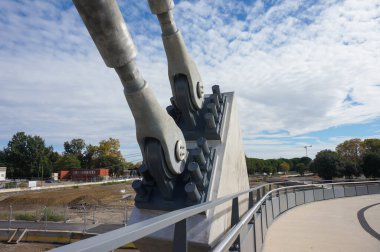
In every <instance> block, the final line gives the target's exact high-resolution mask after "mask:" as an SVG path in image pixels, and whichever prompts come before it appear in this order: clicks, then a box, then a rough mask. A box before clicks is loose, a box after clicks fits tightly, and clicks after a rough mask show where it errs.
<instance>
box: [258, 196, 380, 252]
mask: <svg viewBox="0 0 380 252" xmlns="http://www.w3.org/2000/svg"><path fill="white" fill-rule="evenodd" d="M263 251H264V252H272V251H273V252H280V251H283V252H287V251H289V252H290V251H292V252H295V251H300V252H301V251H302V252H304V251H324V252H328V251H334V252H335V251H345V252H350V251H363V252H364V251H365V252H372V251H373V252H378V251H380V195H366V196H360V197H350V198H339V199H335V200H326V201H318V202H313V203H309V204H306V205H304V206H302V207H296V208H294V209H291V210H289V211H286V212H285V213H284V214H282V215H281V216H279V218H277V219H276V220H275V221H274V222H273V224H272V225H271V227H270V228H269V229H268V232H267V235H266V237H265V243H264V248H263Z"/></svg>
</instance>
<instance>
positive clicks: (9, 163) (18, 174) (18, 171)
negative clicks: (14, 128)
mask: <svg viewBox="0 0 380 252" xmlns="http://www.w3.org/2000/svg"><path fill="white" fill-rule="evenodd" d="M63 147H64V151H63V153H58V152H57V151H55V150H54V149H53V147H52V146H46V144H45V140H44V139H43V138H42V137H40V136H32V135H27V134H25V132H17V133H16V134H14V135H13V137H12V138H11V140H10V141H9V142H8V144H7V146H6V147H5V148H4V149H3V150H0V166H6V167H7V177H8V178H48V177H50V176H51V173H53V172H58V171H60V170H71V169H72V168H108V169H109V172H110V175H116V176H117V175H121V174H123V171H124V170H125V169H127V168H129V167H133V166H134V164H133V163H130V162H127V160H126V159H125V158H124V157H123V155H122V154H121V152H120V141H119V140H118V139H115V138H109V139H106V140H102V141H100V142H99V144H98V145H92V144H86V143H85V141H84V140H83V139H80V138H76V139H72V140H70V141H66V142H64V144H63Z"/></svg>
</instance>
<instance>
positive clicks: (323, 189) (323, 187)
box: [322, 185, 325, 200]
mask: <svg viewBox="0 0 380 252" xmlns="http://www.w3.org/2000/svg"><path fill="white" fill-rule="evenodd" d="M322 195H323V200H325V186H324V185H322Z"/></svg>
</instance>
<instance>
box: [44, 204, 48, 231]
mask: <svg viewBox="0 0 380 252" xmlns="http://www.w3.org/2000/svg"><path fill="white" fill-rule="evenodd" d="M47 215H48V209H47V207H46V206H45V232H47V218H48V216H47Z"/></svg>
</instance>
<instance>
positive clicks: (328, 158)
mask: <svg viewBox="0 0 380 252" xmlns="http://www.w3.org/2000/svg"><path fill="white" fill-rule="evenodd" d="M314 167H315V171H316V172H317V173H318V175H319V176H320V177H322V178H323V179H328V180H331V179H332V178H333V177H341V176H343V172H342V171H343V168H342V162H341V160H340V157H339V155H338V153H336V152H335V151H331V150H323V151H320V152H318V153H317V155H316V156H315V159H314Z"/></svg>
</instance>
